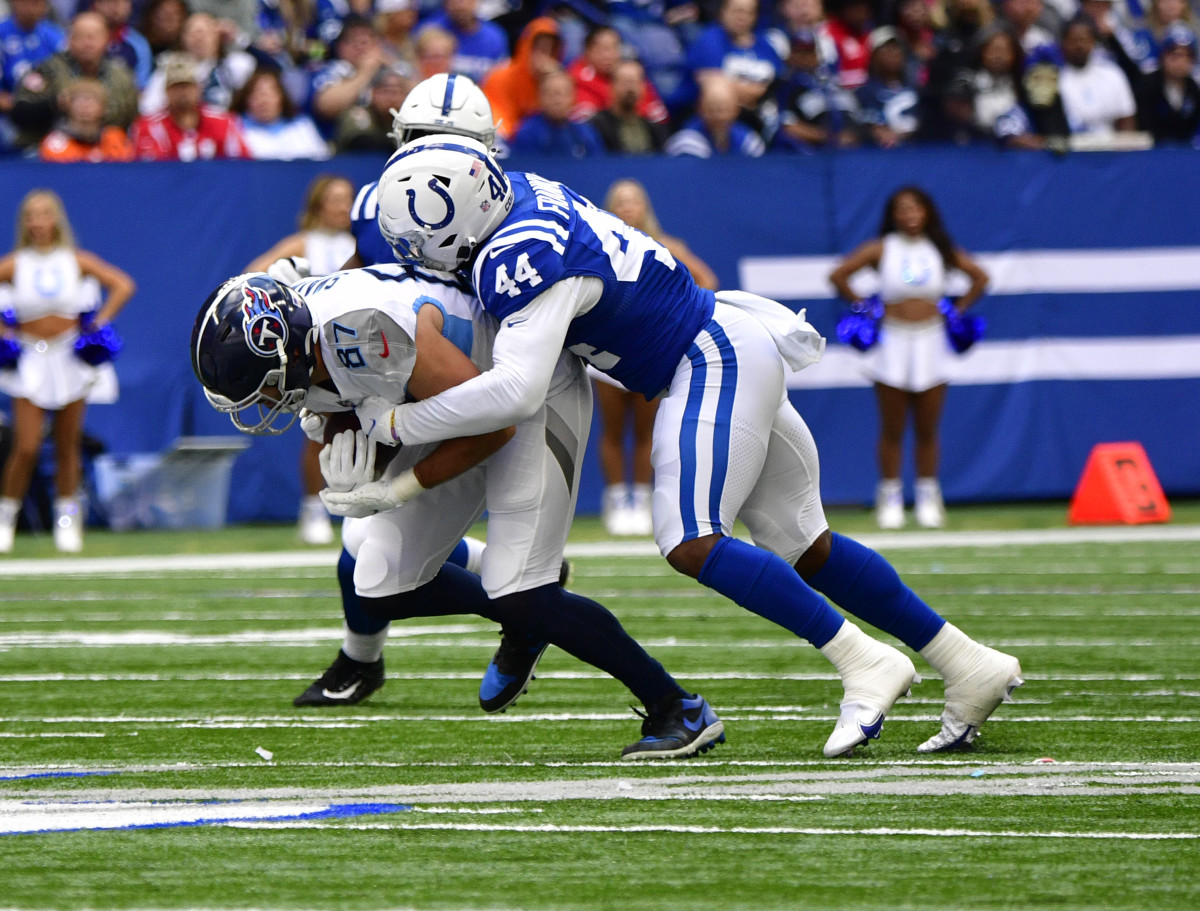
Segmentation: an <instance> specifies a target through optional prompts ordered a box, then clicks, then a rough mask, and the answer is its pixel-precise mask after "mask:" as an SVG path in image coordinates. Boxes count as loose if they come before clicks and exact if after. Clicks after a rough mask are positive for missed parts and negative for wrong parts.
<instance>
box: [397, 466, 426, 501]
mask: <svg viewBox="0 0 1200 911" xmlns="http://www.w3.org/2000/svg"><path fill="white" fill-rule="evenodd" d="M388 486H389V487H390V488H391V489H392V493H394V494H395V495H396V497H397V499H398V501H399V502H401V503H407V502H408V501H409V500H411V499H412V498H413V497H415V496H416V495H417V494H419V493H420V492H421V491H422V490H424V489H425V487H424V486H423V485H422V484H421V482H420V481H418V480H417V473H416V472H415V471H413V470H412V469H411V468H409V469H408V470H406V471H402V472H401V473H400V474H398V475H396V477H394V478H392V480H391V481H389V482H388Z"/></svg>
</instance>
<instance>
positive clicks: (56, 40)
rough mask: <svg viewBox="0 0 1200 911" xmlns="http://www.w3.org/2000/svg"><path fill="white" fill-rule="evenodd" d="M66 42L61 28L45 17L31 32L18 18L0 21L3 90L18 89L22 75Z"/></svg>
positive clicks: (0, 62)
mask: <svg viewBox="0 0 1200 911" xmlns="http://www.w3.org/2000/svg"><path fill="white" fill-rule="evenodd" d="M65 43H66V38H65V37H64V36H63V33H62V30H61V29H60V28H59V27H58V26H57V25H53V24H51V23H50V22H47V21H45V20H44V19H43V20H42V21H40V22H38V23H37V24H36V25H34V27H33V28H32V29H30V30H29V31H25V30H24V29H23V28H21V27H20V26H19V25H17V21H16V20H15V19H4V20H0V92H15V91H16V88H17V83H19V82H20V81H21V77H22V76H24V75H25V74H26V73H28V72H29V71H30V70H31V69H33V68H34V67H35V66H37V65H38V64H39V63H41V62H42V61H43V60H45V59H46V58H47V57H49V56H50V55H51V54H54V53H57V52H58V51H59V50H61V49H62V47H63V45H64V44H65Z"/></svg>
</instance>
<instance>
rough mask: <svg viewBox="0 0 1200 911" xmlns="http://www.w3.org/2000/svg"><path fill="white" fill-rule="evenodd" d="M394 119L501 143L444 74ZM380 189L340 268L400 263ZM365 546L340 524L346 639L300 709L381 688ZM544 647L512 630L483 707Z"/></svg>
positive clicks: (355, 220) (468, 556) (291, 260)
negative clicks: (366, 594) (365, 593)
mask: <svg viewBox="0 0 1200 911" xmlns="http://www.w3.org/2000/svg"><path fill="white" fill-rule="evenodd" d="M392 114H393V117H394V119H393V121H392V137H393V138H394V139H395V140H396V142H397V144H398V145H401V146H402V145H404V144H405V143H406V142H410V141H411V140H413V139H416V138H419V137H421V136H424V135H427V134H429V133H434V132H436V133H453V134H456V135H462V136H466V137H469V138H473V139H477V140H479V141H480V142H483V143H484V144H486V145H488V146H490V145H491V144H492V143H493V142H494V141H495V136H496V128H495V126H494V124H493V123H492V108H491V105H489V104H488V100H487V97H486V96H485V95H484V94H483V92H482V91H481V90H480V89H479V87H478V86H477V85H476V84H475V83H474V82H472V81H471V80H470V79H468V78H467V77H465V76H456V75H454V74H444V73H441V74H438V75H436V76H431V77H430V78H428V79H426V80H424V81H423V82H420V83H418V84H417V85H416V86H414V87H413V89H412V90H411V91H410V92H409V93H408V95H407V96H406V97H405V99H404V103H403V104H402V105H401V106H400V108H399V110H394V111H392ZM375 186H376V183H375V182H374V181H372V182H371V183H368V184H366V185H365V186H363V187H362V189H360V190H359V191H358V194H357V195H356V197H355V199H354V203H353V206H352V207H351V217H350V230H351V234H352V235H353V240H354V252H353V254H352V255H351V256H350V257H349V259H347V260H346V261H345V262H344V264H342V268H343V269H350V268H355V267H359V266H372V265H375V264H377V263H394V262H395V261H396V259H395V257H394V256H393V255H392V250H391V248H390V247H389V246H388V245H387V242H386V241H385V240H384V239H383V236H382V235H381V234H380V233H379V228H378V226H377V225H376V223H375ZM312 265H313V264H312V263H311V262H310V261H308V260H307V259H306V258H301V257H284V258H281V259H278V260H276V261H275V262H274V263H272V264H271V265H270V266H269V267H268V268H267V272H268V274H270V275H271V277H272V278H275V279H276V280H278V281H282V282H285V283H287V284H292V285H294V284H297V283H298V282H300V281H302V280H303V279H305V278H308V277H310V275H311V274H312ZM251 271H253V270H251ZM301 427H302V428H303V429H304V432H305V434H307V435H308V436H309V438H310V439H311V440H312V441H313V442H315V443H318V444H320V443H322V442H324V435H325V434H324V422H323V419H322V418H320V417H318V416H316V415H315V414H310V415H307V416H305V417H304V418H303V419H302V420H301ZM322 513H324V510H323V509H322ZM359 541H361V529H358V528H357V527H356V520H354V519H347V520H346V521H345V522H343V523H342V544H343V549H342V553H341V556H340V558H339V560H338V584H339V586H340V588H341V592H342V613H343V615H344V620H345V627H346V635H345V639H344V641H343V643H342V648H341V650H340V651H339V652H338V656H337V658H336V659H335V660H334V662H333V664H332V665H330V667H329V668H328V669H327V670H326V671H325V672H324V673H323V674H322V675H321V676H320V677H319V678H317V680H315V681H313V683H312V684H311V685H310V686H309V687H308V688H307V689H305V691H304V692H303V693H301V694H300V695H299V696H297V697H296V698H295V699H294V700H293V704H294V705H296V706H300V707H308V708H321V707H329V706H338V705H353V704H356V703H358V702H361V701H362V700H363V699H366V698H367V697H368V696H370V695H371V694H372V693H373V692H375V691H376V690H377V689H379V688H380V687H381V686H383V682H384V667H383V643H384V642H385V640H386V636H387V627H388V624H387V622H386V620H383V619H380V618H376V617H368V616H367V615H366V614H365V613H364V611H363V610H362V607H361V605H360V604H359V603H358V597H357V595H356V594H355V591H354V583H353V579H354V564H355V559H354V553H357V544H358V542H359ZM348 545H349V546H348ZM352 551H353V553H352ZM482 553H483V542H481V541H478V540H476V539H475V538H471V537H465V538H463V539H462V542H461V543H460V544H459V545H458V546H457V547H456V548H455V549H454V551H453V552H452V553H451V555H450V561H451V562H452V563H454V564H455V565H458V566H462V567H465V568H467V569H471V570H472V571H474V572H476V573H478V571H479V567H480V561H481V559H482ZM569 571H570V567H569V565H568V564H567V563H566V561H563V565H562V567H561V568H560V575H559V579H560V582H562V583H563V584H566V581H567V577H568V575H569ZM544 649H545V643H544V642H536V641H527V640H526V638H525V637H522V636H521V635H520V634H519V633H517V632H516V631H514V630H509V631H508V635H506V636H505V637H504V638H503V639H502V640H501V644H500V648H499V649H498V650H497V652H496V656H495V657H494V658H493V660H492V662H491V665H489V674H488V675H486V676H485V678H484V681H483V683H482V686H481V690H480V703H481V705H482V706H483V707H484V709H485V710H486V711H490V712H502V711H504V710H505V709H506V708H507V707H508V705H509V704H511V701H512V700H515V698H516V697H517V696H519V695H520V693H521V692H522V687H521V686H520V685H521V684H522V683H527V682H528V679H529V678H531V677H532V675H533V672H534V670H535V669H536V667H537V662H538V660H539V658H540V656H541V654H542V651H543V650H544ZM509 697H511V698H509Z"/></svg>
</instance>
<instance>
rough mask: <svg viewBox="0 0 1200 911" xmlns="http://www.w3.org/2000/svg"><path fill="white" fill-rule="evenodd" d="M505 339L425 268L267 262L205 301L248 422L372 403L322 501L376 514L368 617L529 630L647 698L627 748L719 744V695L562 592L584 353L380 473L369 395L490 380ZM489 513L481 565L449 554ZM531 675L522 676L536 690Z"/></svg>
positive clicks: (214, 350)
mask: <svg viewBox="0 0 1200 911" xmlns="http://www.w3.org/2000/svg"><path fill="white" fill-rule="evenodd" d="M494 332H495V321H494V320H493V319H492V318H491V317H489V316H487V315H486V314H484V313H483V311H482V308H480V307H479V304H478V301H477V300H475V298H473V297H472V296H470V295H469V293H467V292H466V291H465V290H464V289H463V288H461V287H459V286H458V282H457V281H456V280H455V279H454V277H453V276H444V277H438V276H434V275H428V274H422V273H420V272H419V271H418V270H416V269H415V268H414V267H413V266H407V265H399V264H393V265H390V266H376V267H370V268H364V269H355V270H349V271H343V272H337V273H334V274H333V275H331V276H328V277H325V278H313V279H309V280H306V281H302V282H300V283H298V284H297V285H296V287H294V288H292V287H289V286H287V285H284V284H281V283H279V282H276V281H275V280H274V279H272V278H270V277H269V276H268V275H266V274H264V273H251V274H248V275H242V276H237V277H235V278H233V279H230V280H229V281H227V282H226V283H224V284H223V285H221V286H220V287H219V288H217V289H216V290H215V291H214V292H213V293H212V294H211V295H210V296H209V298H208V299H207V300H206V301H205V303H204V305H203V306H202V308H201V311H200V314H199V316H198V317H197V321H196V325H195V328H194V330H193V333H192V366H193V369H194V371H195V373H196V376H197V377H198V378H199V380H200V382H201V384H202V385H203V386H204V389H205V393H206V395H207V397H208V399H209V401H210V402H211V403H212V404H213V405H214V406H215V407H217V408H218V410H221V411H224V412H226V413H229V414H230V415H231V416H232V418H233V419H234V423H235V425H237V426H238V427H239V428H240V429H242V430H244V431H246V432H251V433H253V432H282V430H284V429H286V427H288V426H290V424H291V423H292V422H293V421H294V420H295V418H296V417H297V415H298V413H299V411H300V409H301V408H304V407H307V408H308V409H310V410H313V411H316V412H320V413H325V412H336V411H339V410H346V409H351V408H353V409H355V410H358V411H359V418H360V420H361V421H362V422H363V423H362V427H363V430H359V431H357V432H355V433H354V434H351V433H350V432H349V431H345V432H343V433H342V434H339V435H338V436H337V437H336V438H335V440H334V442H333V443H332V444H330V445H329V446H328V447H326V449H325V450H323V451H322V456H321V458H322V468H323V470H324V473H325V477H326V481H327V483H328V487H327V488H326V489H325V491H323V492H322V498H323V499H324V500H325V501H326V504H327V505H328V506H329V507H330V510H331V511H332V512H334V513H335V514H339V515H346V516H354V517H356V518H361V519H363V520H364V521H362V522H360V523H358V524H357V526H356V537H358V538H359V540H357V541H355V542H347V546H348V548H349V547H353V548H355V550H356V553H355V556H356V558H357V563H356V565H355V568H354V585H355V589H356V591H357V594H358V597H359V601H360V602H361V604H362V606H363V609H364V611H365V612H366V614H368V615H369V616H371V617H376V618H382V619H386V620H396V619H402V618H408V617H419V616H437V615H443V614H451V613H453V614H459V613H476V614H479V615H480V616H484V617H487V618H489V619H492V620H495V621H496V622H499V623H502V624H503V625H504V627H505V628H506V629H517V630H521V631H523V632H524V633H526V634H527V635H528V636H529V637H531V639H533V640H535V641H538V642H540V643H542V645H541V647H542V648H544V647H545V645H544V643H546V642H551V643H553V644H555V645H558V646H559V647H560V648H562V649H563V650H564V651H567V652H569V653H570V654H572V655H574V656H575V657H577V658H579V659H580V660H583V661H586V662H588V663H590V664H592V665H594V666H596V667H599V668H600V669H602V670H604V671H606V672H608V673H610V674H612V675H613V676H614V677H616V678H617V679H619V680H621V681H622V682H623V683H625V684H626V686H628V687H629V689H630V690H631V691H632V692H633V693H634V695H635V696H636V697H637V698H638V699H639V700H641V701H642V702H643V703H644V704H645V706H646V709H647V713H646V714H647V716H648V718H649V720H647V721H646V723H645V724H644V725H643V731H642V733H643V735H644V736H643V737H642V739H641V740H639V741H637V742H636V743H634V744H631V745H630V746H628V747H626V748H625V751H624V752H623V754H622V755H623V757H624V758H630V759H646V758H677V757H683V756H689V755H692V754H694V753H698V752H703V751H705V750H707V749H709V748H710V747H711V746H713V745H714V744H715V743H718V742H722V741H723V740H724V738H725V735H724V733H723V731H724V726H723V724H722V723H721V721H720V720H719V719H718V718H717V716H716V714H715V713H714V712H713V711H712V710H711V708H709V707H708V704H707V703H706V702H705V701H704V699H703V697H700V696H696V695H694V694H691V693H688V692H686V691H685V690H683V689H682V688H681V687H680V686H679V684H678V683H677V682H676V681H675V680H674V679H673V678H672V677H671V676H670V675H669V674H667V672H666V671H665V670H664V669H663V667H662V665H661V664H659V663H658V662H657V661H656V660H655V659H654V658H652V657H651V656H650V655H648V654H647V653H646V652H645V650H644V649H642V647H641V646H640V645H638V644H637V643H636V642H635V641H634V640H633V639H632V638H630V637H629V635H628V634H627V633H626V632H625V631H624V629H623V628H622V627H621V625H620V623H619V622H618V621H617V619H616V618H615V617H614V616H613V615H612V614H611V613H610V612H609V611H608V610H606V609H605V608H604V607H602V606H601V605H599V604H597V603H596V602H594V601H590V600H588V599H586V598H582V597H580V596H578V595H575V594H572V593H570V592H566V591H564V590H563V589H562V588H561V586H560V585H559V579H558V576H559V568H560V565H561V561H562V552H563V548H564V546H565V544H566V538H567V532H568V530H569V527H570V522H571V517H572V515H573V513H574V508H575V496H576V491H577V489H578V482H579V471H580V467H581V462H582V454H583V450H584V448H585V447H586V444H587V434H588V430H589V426H590V425H589V420H590V414H591V386H590V384H589V383H588V381H587V379H586V374H585V373H584V370H583V365H582V363H581V362H580V360H579V359H578V358H577V357H575V356H574V355H571V354H569V353H566V352H559V353H556V356H555V367H554V368H552V371H551V372H552V374H553V376H552V377H551V379H550V381H549V383H548V384H547V388H546V396H545V398H544V400H543V402H542V405H541V406H540V407H539V408H536V409H534V410H533V411H531V413H530V414H528V415H526V416H525V417H523V418H522V419H521V420H520V421H517V422H514V424H513V425H506V426H505V427H503V428H496V429H495V430H493V431H489V432H485V433H484V434H480V435H471V436H468V437H460V438H457V439H450V440H447V441H445V442H440V443H437V444H429V445H424V446H422V445H414V446H406V447H404V448H403V449H400V450H399V451H398V452H394V458H392V459H391V461H390V462H389V463H388V464H387V466H386V468H385V469H384V472H383V474H382V476H378V475H377V472H376V471H375V443H374V442H372V441H370V440H369V439H368V435H369V434H370V433H372V432H373V427H372V424H371V421H370V419H369V416H368V413H367V412H364V411H361V410H359V409H361V408H362V406H363V404H364V403H365V402H373V403H388V402H390V403H391V404H392V405H397V404H400V403H403V402H405V401H408V400H410V399H412V398H422V397H426V396H432V395H436V394H437V393H439V392H442V391H445V390H446V389H448V388H450V387H451V386H453V385H455V384H457V383H461V382H463V381H465V380H467V379H469V378H470V377H472V376H478V375H479V372H480V371H481V370H485V369H487V368H488V367H490V366H491V350H492V341H493V338H494ZM372 410H373V411H379V408H378V404H376V405H375V406H374V407H373V409H372ZM389 439H390V436H389ZM393 445H394V444H393ZM485 507H486V508H487V510H488V527H489V541H490V543H489V545H488V547H487V548H486V549H485V551H484V555H483V566H482V572H481V576H475V575H474V574H472V573H468V572H467V571H466V570H464V569H461V568H459V567H457V566H454V565H453V564H447V563H446V559H447V557H448V556H449V555H450V552H451V550H452V549H453V548H454V546H455V545H456V544H457V542H458V541H459V539H460V538H461V537H462V535H463V533H464V532H465V531H466V530H467V529H468V528H469V527H470V526H471V524H472V523H473V522H475V521H476V520H477V519H479V517H480V516H481V515H482V514H483V511H484V508H485ZM382 635H386V633H383V634H382ZM378 646H379V648H382V640H381V641H380V642H379V643H378ZM539 654H540V652H539ZM530 673H532V671H531V670H530ZM527 683H528V677H526V678H524V679H522V680H520V681H518V682H517V693H518V694H519V692H520V690H521V689H522V688H523V687H524V685H525V684H527ZM514 698H515V695H511V696H510V698H508V702H511V701H512V699H514ZM485 708H486V706H485ZM664 718H666V719H668V720H670V721H672V722H673V723H667V722H664V721H663V719H664ZM652 722H653V724H652Z"/></svg>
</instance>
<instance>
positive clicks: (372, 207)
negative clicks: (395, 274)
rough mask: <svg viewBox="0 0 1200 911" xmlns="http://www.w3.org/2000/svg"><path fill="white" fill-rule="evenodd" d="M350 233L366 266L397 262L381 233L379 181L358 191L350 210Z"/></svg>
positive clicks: (374, 181) (356, 249)
mask: <svg viewBox="0 0 1200 911" xmlns="http://www.w3.org/2000/svg"><path fill="white" fill-rule="evenodd" d="M350 233H351V234H353V235H354V245H355V251H356V252H357V253H358V258H359V259H360V260H362V264H363V265H364V266H373V265H375V264H376V263H394V262H395V261H396V256H395V254H394V253H392V248H391V246H390V245H389V244H388V242H387V241H386V240H384V239H383V235H382V234H381V233H380V232H379V181H377V180H373V181H371V182H370V183H369V184H366V185H364V186H363V188H362V189H361V190H359V191H358V196H356V197H355V199H354V206H353V207H352V208H351V209H350Z"/></svg>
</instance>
